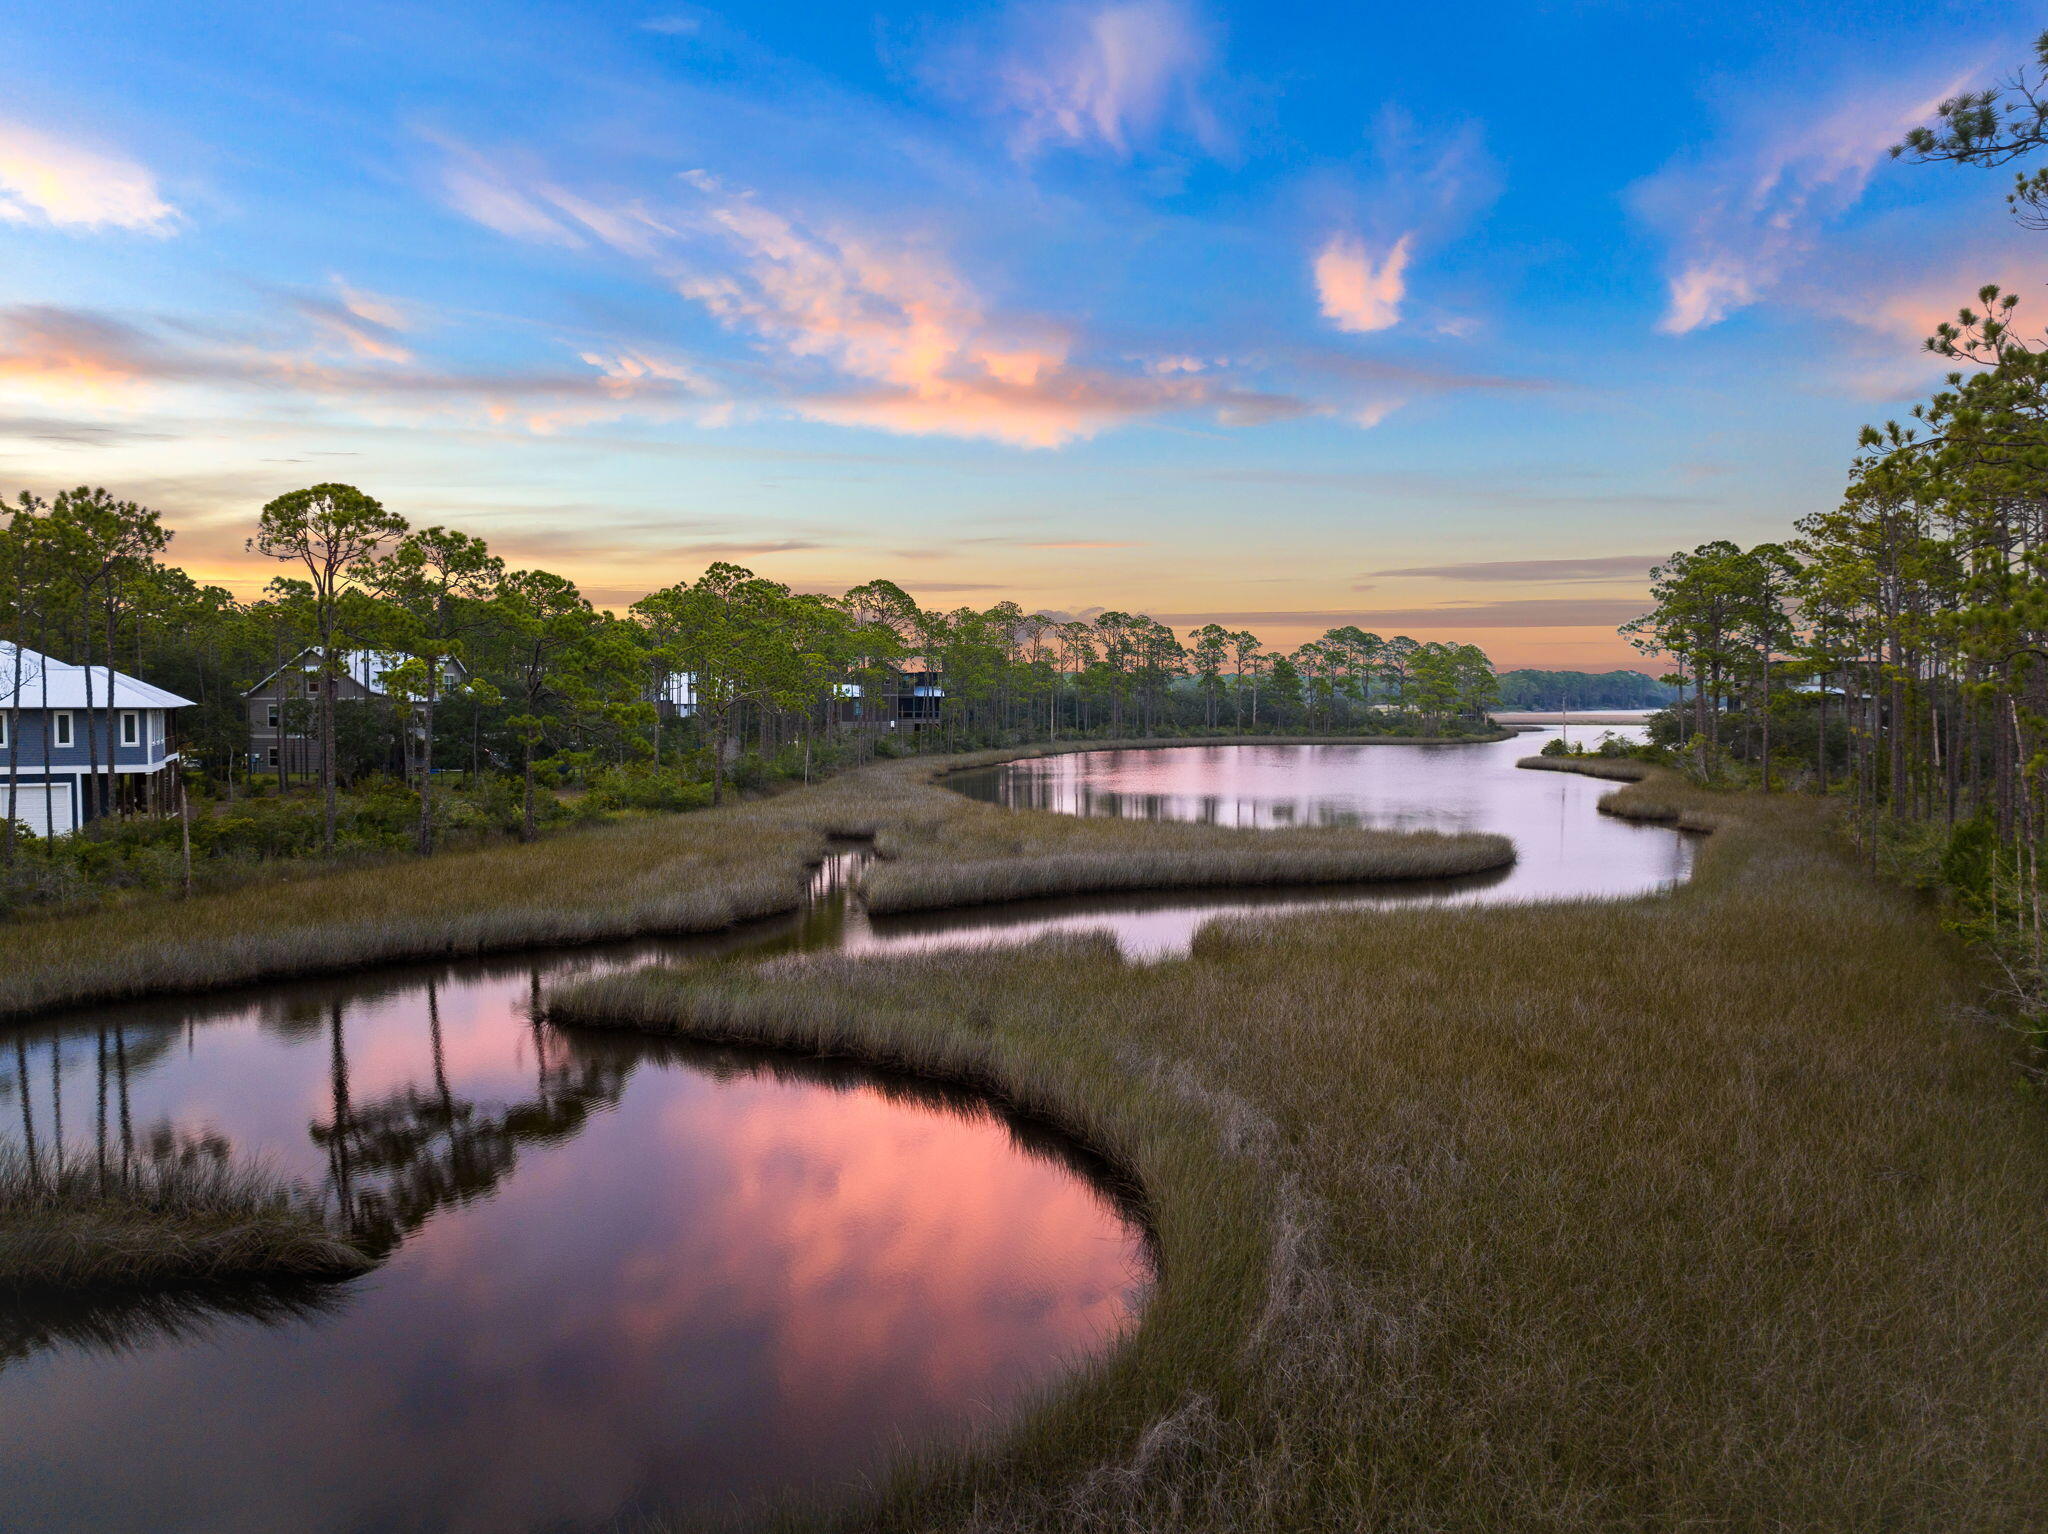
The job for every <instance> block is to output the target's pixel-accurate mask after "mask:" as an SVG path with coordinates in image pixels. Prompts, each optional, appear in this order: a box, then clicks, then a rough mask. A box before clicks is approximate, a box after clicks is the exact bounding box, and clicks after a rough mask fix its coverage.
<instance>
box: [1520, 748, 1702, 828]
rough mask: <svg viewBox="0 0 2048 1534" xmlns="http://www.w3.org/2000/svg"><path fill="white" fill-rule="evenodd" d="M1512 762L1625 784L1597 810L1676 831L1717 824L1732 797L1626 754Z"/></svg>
mask: <svg viewBox="0 0 2048 1534" xmlns="http://www.w3.org/2000/svg"><path fill="white" fill-rule="evenodd" d="M1515 765H1516V766H1517V767H1526V768H1531V769H1533V770H1535V771H1538V772H1576V773H1578V774H1579V775H1580V776H1581V777H1587V778H1605V779H1608V780H1610V781H1612V782H1616V783H1626V784H1628V785H1629V786H1628V787H1627V788H1624V789H1622V790H1621V791H1620V792H1618V793H1612V794H1609V795H1607V796H1606V797H1605V798H1604V799H1602V800H1601V801H1600V812H1601V813H1602V814H1603V815H1613V816H1615V817H1617V818H1618V819H1622V820H1647V821H1655V822H1660V823H1663V824H1666V825H1674V826H1676V827H1677V828H1678V829H1679V830H1681V831H1712V830H1715V829H1717V828H1718V827H1719V826H1720V824H1721V822H1722V820H1723V818H1724V817H1725V816H1726V815H1727V814H1728V813H1729V812H1730V806H1731V805H1733V804H1735V803H1736V802H1737V801H1736V800H1735V799H1734V798H1733V797H1732V796H1730V795H1727V794H1717V793H1714V792H1712V791H1710V790H1706V789H1702V788H1700V787H1698V786H1697V785H1696V784H1694V783H1692V782H1690V781H1688V780H1687V779H1686V778H1685V777H1684V776H1683V775H1681V774H1679V773H1676V772H1673V771H1672V770H1671V769H1670V768H1669V767H1660V766H1657V765H1656V764H1655V763H1652V762H1642V761H1631V760H1629V759H1628V758H1626V757H1600V756H1525V757H1523V758H1522V759H1521V760H1520V761H1519V762H1517V763H1515Z"/></svg>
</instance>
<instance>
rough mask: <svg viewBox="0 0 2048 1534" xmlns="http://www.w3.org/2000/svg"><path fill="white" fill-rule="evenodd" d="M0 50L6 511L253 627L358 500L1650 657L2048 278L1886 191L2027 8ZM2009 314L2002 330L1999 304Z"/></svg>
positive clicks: (904, 20) (1980, 180) (1923, 203)
mask: <svg viewBox="0 0 2048 1534" xmlns="http://www.w3.org/2000/svg"><path fill="white" fill-rule="evenodd" d="M42 11H43V14H40V15H33V14H30V8H28V7H16V8H13V9H12V11H11V12H10V14H9V17H8V18H7V19H0V61H4V62H0V82H4V87H5V88H4V90H0V489H7V490H12V489H13V488H17V487H26V488H33V489H40V490H45V491H47V490H49V489H53V488H55V487H56V486H58V485H62V484H72V483H81V482H89V483H104V484H107V485H108V486H109V487H110V488H114V489H116V490H119V491H121V492H122V493H125V494H129V495H133V496H136V497H138V498H142V499H145V500H148V501H149V502H150V503H151V504H154V505H157V506H159V507H161V508H162V509H163V510H164V512H165V513H166V517H167V520H168V521H169V522H170V523H171V524H172V525H173V526H175V527H177V528H178V529H179V533H180V536H179V540H178V542H177V543H176V544H175V545H174V546H173V550H174V553H175V554H176V555H178V556H179V557H181V558H183V559H184V560H185V561H186V562H187V563H188V564H190V565H191V566H192V567H193V568H195V569H196V570H198V571H200V572H202V573H204V574H206V575H208V576H210V577H212V578H216V579H221V580H224V581H228V582H230V583H233V584H235V585H237V586H238V587H239V588H240V589H243V590H245V591H249V590H253V589H254V588H255V586H256V585H258V584H260V582H261V580H262V579H263V578H264V577H265V575H266V574H267V572H265V571H262V570H260V569H258V568H257V567H256V566H255V565H253V564H252V563H251V562H250V560H249V558H248V556H247V555H246V554H244V553H243V552H242V545H243V540H244V538H245V537H246V536H247V533H248V531H249V529H250V525H251V524H252V522H253V520H254V517H255V514H256V511H257V509H258V508H259V507H260V506H261V505H262V503H263V502H264V501H265V500H266V499H268V498H269V497H270V496H272V495H275V494H277V493H279V492H281V491H283V490H286V489H290V488H292V487H294V486H296V485H299V484H304V483H310V482H314V481H317V480H324V479H342V480H347V481H350V482H352V483H356V484H359V485H361V486H362V487H363V488H364V489H366V490H369V491H370V492H371V493H373V494H376V495H378V496H380V497H381V498H382V499H384V500H385V501H386V503H387V504H389V505H391V506H392V507H393V508H394V509H396V510H399V511H401V512H403V513H404V514H405V515H407V516H408V517H410V518H412V519H413V520H414V521H415V522H421V523H425V522H436V521H438V522H447V523H451V524H454V525H457V526H461V527H463V528H465V529H466V530H469V531H473V532H478V533H481V534H483V535H485V536H487V537H489V538H490V539H491V540H492V542H493V543H494V545H496V546H498V547H500V548H501V549H502V551H503V552H505V553H506V554H507V555H508V556H509V557H511V558H513V559H514V560H515V561H517V562H525V563H537V564H544V565H547V566H548V567H550V568H554V569H558V570H561V571H563V572H564V573H567V574H570V575H572V576H574V577H576V578H577V579H579V580H580V581H582V582H583V583H584V584H585V586H586V589H587V590H588V591H589V592H590V593H591V595H592V596H593V597H594V598H595V599H597V600H599V601H603V602H607V603H621V602H626V601H630V600H632V599H633V598H634V597H636V596H638V595H639V594H640V593H641V592H642V591H645V590H646V589H648V588H650V587H652V586H656V585H662V584H666V583H668V582H669V581H672V580H675V579H679V578H685V577H689V576H693V575H694V574H695V573H696V572H697V571H698V570H700V569H701V568H702V567H703V565H704V564H705V563H706V562H707V561H708V560H711V559H714V558H728V559H734V560H737V561H738V562H740V563H744V564H747V565H749V566H751V567H752V568H755V569H757V570H760V571H762V572H763V573H765V574H769V575H773V576H775V577H777V578H779V579H783V580H787V581H790V582H791V583H792V584H795V585H797V586H800V587H804V588H806V589H820V590H829V589H837V588H839V587H842V586H844V585H847V584H850V583H852V582H855V581H859V580H864V579H868V578H871V577H874V576H878V575H886V576H890V577H893V578H895V579H898V580H900V581H901V582H902V583H903V584H905V585H906V586H908V587H909V588H910V589H911V590H912V591H913V592H914V593H915V594H917V595H918V596H919V597H920V599H921V600H924V601H926V602H928V603H934V604H938V605H946V606H952V605H958V604H961V603H972V604H974V605H977V606H981V605H986V604H988V603H989V602H993V601H995V600H998V599H1000V598H1003V597H1014V598H1015V599H1017V600H1018V601H1021V602H1023V603H1025V604H1026V605H1027V606H1042V607H1047V608H1051V609H1055V610H1060V611H1068V612H1081V611H1086V610H1088V609H1090V608H1094V607H1100V606H1105V605H1107V606H1116V607H1123V608H1132V609H1144V610H1147V611H1150V612H1153V613H1154V614H1155V615H1158V616H1160V617H1162V618H1166V619H1168V620H1169V621H1172V622H1175V623H1176V624H1177V625H1179V626H1182V627H1189V626H1193V625H1195V624H1198V623H1201V622H1203V621H1206V620H1207V619H1209V618H1211V617H1215V618H1219V619H1221V620H1223V621H1226V622H1230V623H1232V624H1233V625H1234V626H1235V625H1248V626H1251V627H1253V628H1255V629H1257V630H1258V631H1259V632H1260V633H1262V634H1264V635H1266V636H1267V637H1268V638H1269V639H1270V640H1275V641H1283V642H1288V643H1292V642H1294V641H1296V640H1298V639H1299V638H1301V637H1305V636H1306V635H1307V634H1308V633H1310V632H1313V631H1318V630H1320V629H1321V628H1322V627H1324V626H1327V625H1328V624H1330V623H1335V622H1340V621H1363V622H1366V623H1367V624H1369V625H1370V626H1373V627H1376V628H1379V629H1381V630H1382V631H1384V632H1394V631H1397V630H1398V631H1405V632H1409V633H1413V634H1415V635H1416V636H1417V637H1420V638H1452V637H1456V638H1462V639H1476V640H1478V641H1479V642H1481V643H1483V644H1485V645H1486V646H1487V648H1488V650H1489V651H1490V652H1491V653H1493V654H1494V656H1495V658H1496V659H1497V660H1498V661H1500V662H1502V663H1504V664H1517V663H1535V664H1555V665H1587V666H1605V665H1608V664H1613V663H1617V662H1623V661H1626V660H1627V658H1628V652H1627V650H1626V647H1625V646H1623V645H1622V644H1621V643H1620V642H1619V641H1618V640H1616V639H1615V638H1614V637H1613V636H1612V628H1613V624H1614V622H1615V621H1617V620H1618V618H1619V617H1621V616H1625V615H1626V614H1627V613H1629V612H1632V611H1634V610H1635V608H1636V607H1637V605H1638V604H1639V602H1640V599H1641V594H1642V591H1643V587H1644V581H1643V570H1644V568H1645V567H1646V565H1647V563H1648V557H1649V556H1653V555H1657V554H1660V553H1663V552H1667V551H1669V550H1670V549H1671V548H1673V547H1676V546H1681V545H1690V544H1691V543H1694V542H1697V541H1699V540H1700V539H1702V538H1706V537H1713V536H1729V537H1735V538H1738V539H1744V540H1751V541H1753V540H1755V539H1758V538H1762V537H1768V536H1782V535H1783V534H1784V532H1785V531H1786V529H1787V527H1788V525H1789V523H1790V521H1791V520H1792V519H1793V518H1795V517H1796V516H1798V515H1800V514H1801V513H1803V512H1805V511H1807V510H1809V509H1812V508H1814V507H1816V506H1821V505H1825V504H1826V503H1827V502H1828V501H1829V500H1830V498H1832V497H1833V496H1834V495H1836V494H1838V493H1839V490H1840V487H1841V483H1842V477H1843V472H1844V469H1845V466H1846V463H1847V460H1848V457H1849V454H1850V452H1851V450H1852V446H1853V441H1854V433H1855V431H1856V429H1857V427H1858V426H1859V425H1861V424H1862V423H1863V422H1865V421H1869V420H1874V419H1882V418H1884V417H1886V416H1888V415H1894V414H1897V413H1899V412H1900V411H1901V410H1902V409H1903V408H1904V407H1905V406H1906V405H1907V404H1908V403H1910V401H1911V400H1912V399H1913V398H1915V397H1916V396H1917V395H1918V394H1920V393H1921V392H1923V391H1924V390H1925V389H1926V388H1927V387H1928V386H1929V385H1930V384H1931V383H1932V382H1933V381H1934V380H1935V379H1937V378H1938V376H1939V372H1940V370H1939V368H1938V367H1931V366H1929V365H1928V364H1929V359H1927V358H1925V357H1924V355H1921V354H1919V353H1918V351H1917V348H1918V341H1919V338H1920V337H1921V336H1922V335H1924V334H1925V333H1926V331H1927V329H1928V328H1929V327H1930V326H1931V324H1932V323H1933V321H1934V320H1935V319H1937V318H1940V317H1942V316H1943V315H1945V314H1946V313H1948V312H1949V311H1951V310H1953V309H1954V308H1955V307H1956V306H1957V305H1958V304H1959V303H1961V302H1963V301H1964V300H1965V299H1966V298H1967V297H1968V295H1969V294H1970V293H1971V292H1972V291H1973V290H1974V289H1975V288H1976V287H1977V286H1979V285H1980V284H1981V283H1983V282H1985V281H1989V280H2000V281H2004V282H2007V283H2010V284H2013V285H2016V286H2018V287H2019V288H2020V290H2021V291H2022V292H2023V293H2026V294H2028V295H2029V297H2031V296H2032V293H2033V288H2034V286H2035V285H2036V283H2037V280H2038V277H2039V276H2041V275H2048V260H2044V255H2043V252H2048V243H2043V242H2044V240H2048V237H2043V236H2040V235H2030V234H2028V233H2027V232H2025V231H2022V230H2019V229H2017V228H2014V227H2012V226H2010V225H2009V224H2008V222H2007V221H2006V220H2005V218H2004V212H2003V204H2002V193H2003V189H2004V178H2003V177H2002V176H2001V175H1997V174H1986V173H1982V172H1976V171H1966V170H1958V169H1955V168H1951V167H1913V166H1904V165H1897V164H1893V163H1891V162H1889V161H1888V160H1887V159H1886V157H1885V154H1884V150H1885V147H1886V146H1887V145H1888V144H1890V143H1891V142H1893V141H1894V140H1895V139H1896V138H1897V136H1898V134H1899V133H1900V132H1901V131H1902V130H1903V128H1904V127H1906V126H1907V125H1909V124H1910V123H1912V122H1914V121H1917V120H1919V119H1920V118H1921V117H1922V116H1924V115H1925V113H1926V111H1927V110H1928V109H1929V108H1930V107H1931V105H1932V103H1933V102H1934V101H1936V100H1938V99H1940V98H1941V97H1942V96H1944V95H1947V94H1950V93H1952V92H1953V91H1955V90H1957V89H1961V88H1964V87H1965V86H1967V85H1972V84H1981V83H1987V82H1988V81H1990V80H1992V79H1994V78H1996V77H1997V76H1999V75H2000V74H2002V73H2004V72H2006V71H2007V70H2009V69H2010V68H2011V67H2012V66H2013V65H2014V64H2015V63H2017V62H2018V61H2019V59H2020V58H2021V57H2022V56H2023V53H2024V50H2025V47H2026V44H2027V40H2028V37H2029V35H2030V33H2031V31H2032V30H2033V28H2034V27H2035V26H2037V25H2038V24H2039V23H2038V18H2032V17H2029V16H2026V15H2023V14H2021V13H2019V12H2017V11H2016V10H2014V9H2012V8H2009V7H1989V6H1977V5H1947V6H1942V5H1932V6H1930V5H1924V4H1923V5H1915V6H1911V7H1908V6H1904V5H1864V6H1856V7H1818V6H1816V7H1809V8H1804V9H1796V10H1795V9H1794V8H1783V7H1768V8H1767V7H1754V8H1752V7H1743V6H1730V5H1705V4H1697V5H1643V4H1630V5H1622V4H1618V3H1610V4H1597V3H1596V4H1578V5H1572V4H1564V5H1548V6H1544V5H1535V6H1531V5H1495V6H1486V5H1468V6H1462V7H1426V6H1399V7H1395V6H1388V7H1331V6H1327V5H1303V4H1264V5H1258V6H1249V5H1246V6H1224V5H1197V4H1193V3H1179V0H1114V3H1106V4H1105V3H1083V4H1072V5H1068V4H1037V5H1009V6H975V7H958V6H955V7H907V6H887V7H881V8H877V7H871V6H853V5H842V6H831V7H820V6H816V5H802V6H799V5H781V4H753V5H748V6H744V7H732V8H727V9H714V8H698V7H692V6H676V5H664V4H652V5H575V6H569V5H531V4H521V5H467V6H461V5H444V6H438V7H433V8H428V7H419V6H411V5H407V6H379V5H352V6H350V7H347V8H345V9H343V8H338V7H327V6H307V5H292V4H266V5H260V6H258V5H247V6H244V5H235V4H211V5H206V6H199V7H154V6H152V7H145V6H139V5H134V4H132V3H131V4H127V5H114V4H103V3H92V0H86V3H73V4H71V5H68V6H66V7H62V8H55V7H45V8H42ZM2024 312H2025V311H2024V310H2023V311H2022V313H2024Z"/></svg>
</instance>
